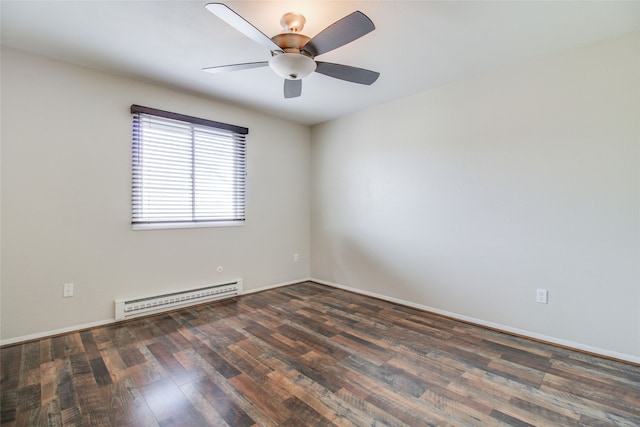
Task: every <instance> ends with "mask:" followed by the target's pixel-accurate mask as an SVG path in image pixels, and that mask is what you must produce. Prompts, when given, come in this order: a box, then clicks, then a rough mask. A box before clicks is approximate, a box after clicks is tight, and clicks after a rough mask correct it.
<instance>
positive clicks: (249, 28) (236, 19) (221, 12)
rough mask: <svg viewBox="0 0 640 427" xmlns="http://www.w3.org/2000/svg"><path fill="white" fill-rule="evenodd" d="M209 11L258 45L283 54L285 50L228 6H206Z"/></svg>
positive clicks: (212, 4)
mask: <svg viewBox="0 0 640 427" xmlns="http://www.w3.org/2000/svg"><path fill="white" fill-rule="evenodd" d="M205 8H207V10H208V11H209V12H211V13H213V14H214V15H216V16H217V17H218V18H220V19H222V20H223V21H224V22H226V23H227V24H229V25H231V26H232V27H233V28H235V29H236V30H238V31H240V32H241V33H242V34H244V35H245V36H247V37H249V38H250V39H251V40H253V41H255V42H256V43H260V44H261V45H263V46H264V47H266V48H267V49H269V50H270V51H272V52H283V50H282V49H281V48H280V46H278V45H277V44H275V43H274V42H273V41H272V40H271V39H270V38H269V37H267V36H266V35H265V34H264V33H263V32H262V31H260V30H258V29H257V28H256V27H254V26H253V25H251V23H249V21H247V20H246V19H244V18H243V17H242V16H240V15H238V14H237V13H235V12H234V11H233V10H231V9H230V8H229V7H228V6H226V5H224V4H222V3H209V4H207V5H206V6H205Z"/></svg>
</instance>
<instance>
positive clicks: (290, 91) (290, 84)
mask: <svg viewBox="0 0 640 427" xmlns="http://www.w3.org/2000/svg"><path fill="white" fill-rule="evenodd" d="M301 94H302V80H289V79H285V80H284V97H285V98H297V97H298V96H300V95H301Z"/></svg>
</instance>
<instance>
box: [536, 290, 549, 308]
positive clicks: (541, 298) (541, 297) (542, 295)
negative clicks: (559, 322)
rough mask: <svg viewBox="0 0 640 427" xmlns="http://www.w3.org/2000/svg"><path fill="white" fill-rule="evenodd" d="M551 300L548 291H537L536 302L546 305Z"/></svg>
mask: <svg viewBox="0 0 640 427" xmlns="http://www.w3.org/2000/svg"><path fill="white" fill-rule="evenodd" d="M548 300H549V291H548V290H546V289H538V290H537V291H536V302H538V303H540V304H546V303H547V302H548Z"/></svg>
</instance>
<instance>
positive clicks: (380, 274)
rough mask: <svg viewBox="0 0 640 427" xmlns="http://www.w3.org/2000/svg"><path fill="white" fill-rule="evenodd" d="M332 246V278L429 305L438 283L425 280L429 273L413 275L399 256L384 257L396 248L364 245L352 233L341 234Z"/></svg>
mask: <svg viewBox="0 0 640 427" xmlns="http://www.w3.org/2000/svg"><path fill="white" fill-rule="evenodd" d="M332 246H333V247H332V248H331V251H330V252H331V254H333V255H332V258H333V259H331V260H330V261H329V265H330V266H331V269H330V271H329V272H328V273H329V274H328V275H327V276H329V277H328V280H330V281H332V282H334V283H336V284H339V285H344V286H349V287H352V288H357V289H361V290H365V291H369V292H373V293H376V294H380V295H384V296H389V297H395V298H400V299H403V300H406V301H416V302H420V303H421V304H425V305H429V301H430V300H431V297H430V289H433V286H435V283H433V284H430V283H429V282H430V280H427V281H426V282H425V276H424V275H422V276H421V278H420V280H416V277H415V276H413V277H410V274H408V273H407V272H406V268H404V267H403V266H402V265H401V264H400V263H398V262H397V260H396V259H394V258H397V254H396V257H393V256H389V257H385V256H383V255H384V253H385V251H391V250H392V249H389V248H386V247H385V246H384V245H379V244H378V245H375V246H376V247H378V248H379V250H377V251H374V250H372V249H371V248H370V247H367V246H365V245H362V244H360V243H359V242H358V241H356V240H355V239H353V238H351V237H349V236H340V237H337V238H336V239H335V240H334V241H333V243H332Z"/></svg>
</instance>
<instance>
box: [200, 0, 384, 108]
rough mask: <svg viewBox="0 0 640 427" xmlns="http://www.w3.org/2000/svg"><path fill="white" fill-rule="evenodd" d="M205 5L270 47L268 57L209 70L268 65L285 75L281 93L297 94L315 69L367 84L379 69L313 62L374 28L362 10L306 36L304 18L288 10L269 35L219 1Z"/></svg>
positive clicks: (374, 78)
mask: <svg viewBox="0 0 640 427" xmlns="http://www.w3.org/2000/svg"><path fill="white" fill-rule="evenodd" d="M205 7H206V9H207V10H208V11H209V12H211V13H213V14H214V15H216V16H217V17H218V18H220V19H222V20H223V21H225V22H226V23H227V24H229V25H231V26H232V27H234V28H235V29H236V30H238V31H239V32H241V33H242V34H244V35H246V36H247V37H249V38H250V39H252V40H253V41H255V42H257V43H259V44H261V45H263V46H265V47H267V48H268V49H269V50H270V51H271V55H272V56H271V59H270V60H269V61H262V62H250V63H244V64H232V65H223V66H218V67H209V68H205V69H204V71H207V72H210V73H220V72H226V71H237V70H245V69H249V68H259V67H265V66H269V68H271V69H272V70H273V71H274V72H275V73H276V74H277V75H279V76H280V77H282V78H284V79H285V80H284V97H285V98H296V97H298V96H300V95H301V93H302V81H301V80H302V79H303V78H305V77H307V76H308V75H309V74H311V73H313V72H314V71H315V72H318V73H320V74H324V75H326V76H329V77H333V78H336V79H340V80H344V81H348V82H352V83H358V84H364V85H370V84H372V83H373V82H375V81H376V80H377V79H378V77H379V76H380V73H377V72H375V71H371V70H365V69H362V68H356V67H351V66H349V65H342V64H332V63H328V62H316V61H315V59H314V58H315V57H316V56H318V55H321V54H323V53H327V52H329V51H332V50H334V49H337V48H339V47H341V46H344V45H346V44H348V43H351V42H352V41H354V40H356V39H359V38H360V37H362V36H364V35H365V34H368V33H369V32H371V31H373V30H374V29H375V26H374V25H373V22H371V20H370V19H369V18H368V17H367V16H366V15H365V14H364V13H362V12H359V11H357V12H353V13H351V14H350V15H347V16H345V17H344V18H342V19H340V20H338V21H336V22H334V23H333V24H332V25H330V26H328V27H327V28H325V29H324V30H322V31H321V32H320V33H319V34H317V35H316V36H315V37H313V38H309V37H307V36H305V35H304V34H300V31H302V29H303V28H304V24H305V22H306V19H305V17H304V16H302V15H301V14H299V13H294V12H289V13H286V14H284V15H283V16H282V19H281V20H280V24H281V25H282V28H283V32H282V33H281V34H277V35H275V36H273V37H271V38H269V37H267V36H266V35H265V34H263V33H262V32H261V31H260V30H258V29H257V28H256V27H254V26H253V25H252V24H251V23H249V22H248V21H247V20H245V19H244V18H242V17H241V16H240V15H238V14H237V13H235V12H234V11H233V10H231V9H230V8H229V7H228V6H226V5H224V4H222V3H209V4H207V5H206V6H205Z"/></svg>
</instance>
